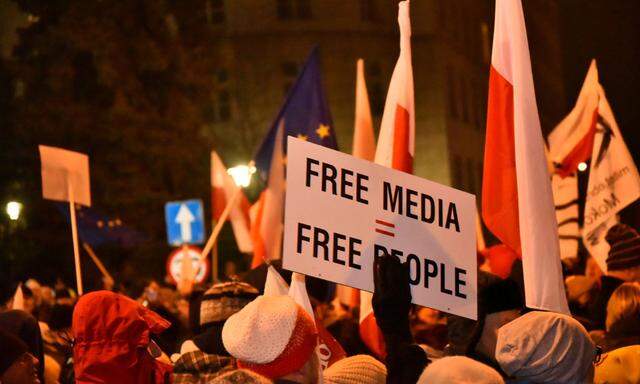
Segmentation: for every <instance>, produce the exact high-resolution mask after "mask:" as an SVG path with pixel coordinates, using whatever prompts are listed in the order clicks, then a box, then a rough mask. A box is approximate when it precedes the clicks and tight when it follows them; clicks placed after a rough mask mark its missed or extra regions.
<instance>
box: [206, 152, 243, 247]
mask: <svg viewBox="0 0 640 384" xmlns="http://www.w3.org/2000/svg"><path fill="white" fill-rule="evenodd" d="M238 191H239V192H238ZM236 192H238V193H240V196H239V197H238V198H236V201H235V203H234V206H233V208H231V211H230V212H229V221H231V226H232V227H233V235H234V236H235V238H236V243H237V244H238V249H239V250H240V252H242V253H250V252H252V251H253V244H252V243H251V231H250V221H249V201H248V200H247V197H246V196H245V195H244V193H243V192H242V190H240V187H239V186H238V185H236V183H235V181H234V180H233V178H232V177H231V175H229V173H227V168H226V167H225V166H224V163H223V162H222V160H221V159H220V156H218V154H217V153H216V152H215V151H211V205H212V207H213V209H212V211H213V220H215V221H218V220H219V219H220V216H221V215H222V212H223V211H224V209H225V208H226V206H227V203H228V202H229V201H230V200H231V199H232V198H233V196H234V195H235V193H236Z"/></svg>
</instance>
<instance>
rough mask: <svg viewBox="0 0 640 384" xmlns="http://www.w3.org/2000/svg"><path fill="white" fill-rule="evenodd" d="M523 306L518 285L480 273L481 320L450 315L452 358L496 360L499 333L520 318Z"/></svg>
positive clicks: (448, 347)
mask: <svg viewBox="0 0 640 384" xmlns="http://www.w3.org/2000/svg"><path fill="white" fill-rule="evenodd" d="M523 307H524V303H523V300H522V296H521V294H520V290H519V287H518V285H517V284H516V283H515V282H514V281H513V280H511V279H500V278H499V277H497V276H495V275H493V274H491V273H487V272H483V271H479V272H478V320H477V321H474V320H469V319H465V318H462V317H459V316H454V315H448V317H447V333H448V339H449V345H448V346H447V353H448V354H450V355H467V356H472V355H476V354H479V355H481V356H482V357H483V358H486V359H490V360H494V359H495V353H494V351H495V345H496V339H497V330H498V328H500V327H501V326H502V325H504V324H506V323H508V322H509V321H511V320H513V319H515V318H517V317H518V316H519V315H520V313H521V311H522V309H523Z"/></svg>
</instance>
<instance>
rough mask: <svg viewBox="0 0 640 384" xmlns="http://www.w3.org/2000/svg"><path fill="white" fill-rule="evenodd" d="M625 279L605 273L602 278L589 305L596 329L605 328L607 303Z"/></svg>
mask: <svg viewBox="0 0 640 384" xmlns="http://www.w3.org/2000/svg"><path fill="white" fill-rule="evenodd" d="M622 283H624V281H623V280H620V279H618V278H615V277H612V276H606V275H603V276H602V277H601V278H600V289H598V291H597V292H596V294H595V297H594V299H593V301H592V303H591V305H590V306H589V318H590V320H591V322H592V324H593V328H594V329H605V320H606V319H607V303H609V298H610V297H611V295H612V294H613V291H615V290H616V288H618V287H619V286H620V285H622Z"/></svg>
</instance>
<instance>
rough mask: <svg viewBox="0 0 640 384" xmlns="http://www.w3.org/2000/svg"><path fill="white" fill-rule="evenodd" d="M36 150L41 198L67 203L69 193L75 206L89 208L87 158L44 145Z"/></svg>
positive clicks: (83, 155) (89, 194) (89, 193)
mask: <svg viewBox="0 0 640 384" xmlns="http://www.w3.org/2000/svg"><path fill="white" fill-rule="evenodd" d="M38 148H39V150H40V163H41V166H42V169H41V174H42V197H43V198H45V199H48V200H55V201H69V200H70V198H69V192H70V191H71V192H72V193H73V200H74V202H75V203H76V204H82V205H84V206H87V207H90V206H91V189H90V185H89V156H87V155H85V154H84V153H79V152H73V151H68V150H66V149H62V148H56V147H48V146H46V145H40V146H38Z"/></svg>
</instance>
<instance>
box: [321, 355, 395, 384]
mask: <svg viewBox="0 0 640 384" xmlns="http://www.w3.org/2000/svg"><path fill="white" fill-rule="evenodd" d="M322 380H323V382H324V383H325V384H351V383H367V384H385V383H386V381H387V367H386V366H385V365H384V364H382V363H381V362H380V361H378V360H376V359H375V358H373V357H371V356H369V355H355V356H349V357H347V358H344V359H341V360H338V361H336V362H335V363H333V364H332V365H331V366H330V367H328V368H327V369H325V370H324V371H323V372H322Z"/></svg>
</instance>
